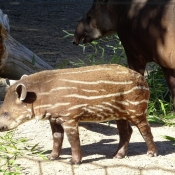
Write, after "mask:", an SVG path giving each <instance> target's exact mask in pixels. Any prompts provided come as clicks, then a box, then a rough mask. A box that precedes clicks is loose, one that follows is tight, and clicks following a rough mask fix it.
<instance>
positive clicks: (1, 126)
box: [0, 124, 7, 132]
mask: <svg viewBox="0 0 175 175" xmlns="http://www.w3.org/2000/svg"><path fill="white" fill-rule="evenodd" d="M0 131H1V132H3V131H7V126H6V125H4V124H0Z"/></svg>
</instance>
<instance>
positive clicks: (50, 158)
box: [47, 155, 59, 161]
mask: <svg viewBox="0 0 175 175" xmlns="http://www.w3.org/2000/svg"><path fill="white" fill-rule="evenodd" d="M47 158H48V159H49V160H51V161H53V160H57V159H58V158H59V156H58V155H49V156H47Z"/></svg>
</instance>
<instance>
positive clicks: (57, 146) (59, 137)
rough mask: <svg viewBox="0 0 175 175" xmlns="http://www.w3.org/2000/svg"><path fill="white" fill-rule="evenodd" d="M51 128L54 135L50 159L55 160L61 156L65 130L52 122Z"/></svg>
mask: <svg viewBox="0 0 175 175" xmlns="http://www.w3.org/2000/svg"><path fill="white" fill-rule="evenodd" d="M50 126H51V129H52V135H53V149H52V152H51V154H50V156H49V159H50V160H55V159H57V158H58V157H59V155H60V151H61V147H62V143H63V138H64V130H63V127H62V126H61V125H60V124H56V123H52V122H51V121H50Z"/></svg>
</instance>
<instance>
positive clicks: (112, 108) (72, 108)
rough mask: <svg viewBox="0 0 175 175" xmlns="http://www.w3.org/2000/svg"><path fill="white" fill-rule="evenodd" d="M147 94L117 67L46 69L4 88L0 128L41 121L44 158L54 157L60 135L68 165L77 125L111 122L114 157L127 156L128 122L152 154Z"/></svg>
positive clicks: (75, 151)
mask: <svg viewBox="0 0 175 175" xmlns="http://www.w3.org/2000/svg"><path fill="white" fill-rule="evenodd" d="M149 95H150V93H149V88H148V85H147V83H146V81H145V79H144V77H143V76H142V75H141V74H139V73H137V72H135V71H133V70H130V69H128V68H125V67H122V66H120V65H112V64H111V65H98V66H87V67H81V68H70V69H62V70H51V71H50V70H47V71H43V72H39V73H35V74H32V75H29V76H23V77H22V78H21V79H20V80H19V81H17V82H16V83H15V84H13V85H12V86H10V87H9V89H8V91H7V93H6V96H5V99H4V102H3V105H2V107H1V108H0V130H1V131H7V130H11V129H14V128H16V127H17V126H19V125H20V124H22V123H24V122H26V121H29V120H31V119H34V118H36V119H39V120H45V119H47V120H49V121H50V125H51V129H52V134H53V150H52V152H51V155H50V156H49V158H50V160H54V159H57V158H58V157H59V156H60V151H61V147H62V142H63V137H64V132H65V133H66V135H67V138H68V141H69V143H70V145H71V151H72V158H71V160H70V163H72V164H79V163H81V161H82V153H81V148H80V139H79V132H78V123H79V122H104V121H110V120H116V123H117V128H118V130H119V137H120V141H119V145H118V148H117V149H116V152H115V154H114V157H115V158H123V157H124V156H125V155H126V153H127V149H128V144H129V140H130V137H131V134H132V128H131V126H130V122H131V123H132V124H134V125H136V126H137V128H138V129H139V131H140V133H141V135H142V136H143V138H144V140H145V142H146V144H147V147H148V151H147V154H148V155H149V156H156V155H157V149H156V146H155V143H154V141H153V136H152V133H151V129H150V126H149V124H148V122H147V119H146V112H147V106H148V101H149ZM128 131H129V132H128ZM109 147H110V145H109Z"/></svg>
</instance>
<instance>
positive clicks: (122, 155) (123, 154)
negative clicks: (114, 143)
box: [113, 152, 126, 159]
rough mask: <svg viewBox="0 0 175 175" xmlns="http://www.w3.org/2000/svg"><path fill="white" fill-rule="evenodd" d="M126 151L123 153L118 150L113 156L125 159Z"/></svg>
mask: <svg viewBox="0 0 175 175" xmlns="http://www.w3.org/2000/svg"><path fill="white" fill-rule="evenodd" d="M125 155H126V154H125V152H123V153H121V152H118V153H117V154H115V155H114V156H113V158H114V159H123V158H124V157H125Z"/></svg>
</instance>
